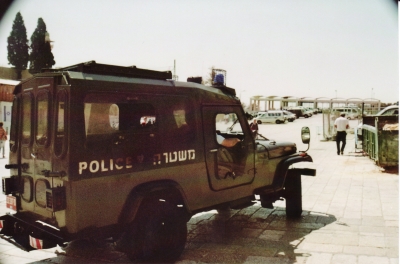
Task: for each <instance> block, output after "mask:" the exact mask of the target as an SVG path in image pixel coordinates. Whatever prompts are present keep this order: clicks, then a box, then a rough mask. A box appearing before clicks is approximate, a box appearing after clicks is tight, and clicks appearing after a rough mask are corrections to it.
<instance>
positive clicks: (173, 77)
mask: <svg viewBox="0 0 400 264" xmlns="http://www.w3.org/2000/svg"><path fill="white" fill-rule="evenodd" d="M172 79H173V80H174V81H177V80H178V75H176V62H175V60H174V74H173V75H172Z"/></svg>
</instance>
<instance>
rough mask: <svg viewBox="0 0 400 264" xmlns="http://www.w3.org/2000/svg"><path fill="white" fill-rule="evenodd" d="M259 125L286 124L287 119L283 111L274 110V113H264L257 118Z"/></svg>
mask: <svg viewBox="0 0 400 264" xmlns="http://www.w3.org/2000/svg"><path fill="white" fill-rule="evenodd" d="M256 119H257V123H258V124H262V123H276V124H280V123H285V122H286V120H287V118H286V116H285V115H284V114H283V111H280V110H273V111H268V112H267V113H263V114H261V115H259V116H257V118H256Z"/></svg>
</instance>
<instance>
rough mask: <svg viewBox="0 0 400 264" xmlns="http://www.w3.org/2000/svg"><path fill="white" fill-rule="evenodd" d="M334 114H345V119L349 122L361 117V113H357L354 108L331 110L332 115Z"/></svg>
mask: <svg viewBox="0 0 400 264" xmlns="http://www.w3.org/2000/svg"><path fill="white" fill-rule="evenodd" d="M335 112H337V113H339V114H340V113H345V114H346V118H347V119H349V120H351V119H357V118H358V117H361V111H359V110H358V108H356V107H334V108H332V113H333V114H334V113H335Z"/></svg>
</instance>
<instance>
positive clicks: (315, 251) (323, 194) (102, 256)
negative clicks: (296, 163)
mask: <svg viewBox="0 0 400 264" xmlns="http://www.w3.org/2000/svg"><path fill="white" fill-rule="evenodd" d="M352 144H353V145H354V141H353V142H351V141H349V142H348V147H347V148H346V151H345V154H344V155H343V156H338V155H336V146H335V142H316V143H315V142H314V144H313V145H312V146H311V149H310V150H309V153H310V154H311V156H312V157H313V159H314V166H315V168H316V169H317V176H316V177H306V176H303V177H302V184H303V215H302V218H301V219H299V220H287V219H286V214H285V202H284V201H279V202H277V203H275V204H274V206H275V208H274V209H265V208H261V207H260V205H259V204H256V205H254V206H252V207H249V208H245V209H242V210H228V211H219V212H217V211H209V212H206V213H202V214H198V215H195V216H194V217H192V219H191V220H190V221H189V223H188V230H189V234H188V243H187V245H186V249H185V251H184V252H183V254H182V256H181V258H180V260H179V261H178V262H177V263H179V264H200V263H244V264H250V263H274V264H281V263H282V264H283V263H285V264H286V263H305V264H314V263H315V264H324V263H332V264H336V263H340V264H343V263H349V264H350V263H351V264H364V263H365V264H366V263H371V264H372V263H373V264H395V263H399V244H398V241H399V232H398V222H399V221H398V209H399V199H398V197H399V196H398V172H397V171H386V172H385V171H384V170H383V169H381V168H379V167H378V166H376V165H374V163H373V161H371V160H370V159H369V158H368V157H365V156H363V155H362V154H361V153H358V151H357V150H355V149H352V147H349V146H352ZM3 163H5V160H0V168H3V167H4V164H3ZM5 211H6V210H5V198H4V196H3V195H1V196H0V214H3V213H4V212H5ZM87 246H88V245H87ZM56 250H57V251H58V252H59V254H55V251H56ZM109 262H114V263H127V262H128V260H127V258H126V256H125V255H123V254H121V253H118V252H115V251H113V250H112V247H111V246H109V247H108V248H107V247H106V248H105V247H97V248H96V247H92V248H91V247H90V246H88V248H86V249H82V248H81V250H78V251H76V252H75V253H72V254H71V253H69V254H67V255H65V253H64V251H63V250H62V249H60V248H53V249H49V250H45V251H35V252H31V253H27V252H24V251H22V250H20V249H18V248H15V247H14V246H11V245H10V244H8V243H7V242H5V241H3V240H1V239H0V263H3V264H16V263H18V264H20V263H109Z"/></svg>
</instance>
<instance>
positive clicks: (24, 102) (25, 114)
mask: <svg viewBox="0 0 400 264" xmlns="http://www.w3.org/2000/svg"><path fill="white" fill-rule="evenodd" d="M53 85H54V80H53V78H37V79H35V81H32V82H28V83H27V84H26V85H24V86H23V88H22V94H21V107H20V110H21V111H20V115H19V118H20V120H21V122H20V123H19V125H18V124H16V127H20V132H19V133H18V134H19V135H20V136H17V141H20V142H18V143H16V144H15V146H17V148H18V151H17V152H18V153H19V154H18V159H19V162H18V163H19V164H21V165H22V166H21V177H22V182H23V192H22V194H21V207H22V208H23V209H25V210H31V211H35V212H36V213H38V214H41V215H45V216H49V215H51V211H49V210H46V190H47V189H50V188H52V187H53V186H52V181H49V180H48V179H46V177H45V175H46V173H48V172H50V171H52V154H53V151H52V149H51V136H50V123H51V122H50V117H51V116H52V115H51V113H52V107H51V102H52V92H53Z"/></svg>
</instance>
